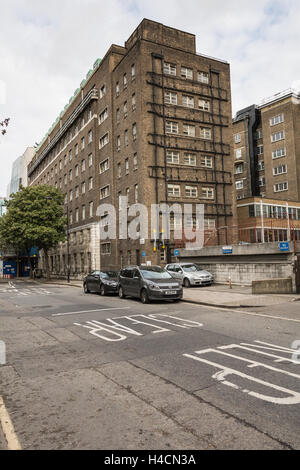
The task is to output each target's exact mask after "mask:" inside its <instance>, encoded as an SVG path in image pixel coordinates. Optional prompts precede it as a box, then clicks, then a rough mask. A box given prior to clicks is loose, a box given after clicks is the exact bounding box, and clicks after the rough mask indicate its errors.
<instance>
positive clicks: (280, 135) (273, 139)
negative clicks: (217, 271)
mask: <svg viewBox="0 0 300 470" xmlns="http://www.w3.org/2000/svg"><path fill="white" fill-rule="evenodd" d="M284 138H285V137H284V131H280V132H275V134H272V135H271V142H272V143H273V142H278V141H279V140H283V139H284Z"/></svg>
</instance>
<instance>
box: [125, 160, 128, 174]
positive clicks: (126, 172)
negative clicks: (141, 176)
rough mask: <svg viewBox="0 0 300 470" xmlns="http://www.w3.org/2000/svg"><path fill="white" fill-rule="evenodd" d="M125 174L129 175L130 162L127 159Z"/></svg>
mask: <svg viewBox="0 0 300 470" xmlns="http://www.w3.org/2000/svg"><path fill="white" fill-rule="evenodd" d="M125 174H126V175H129V160H128V158H126V160H125Z"/></svg>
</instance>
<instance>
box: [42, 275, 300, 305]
mask: <svg viewBox="0 0 300 470" xmlns="http://www.w3.org/2000/svg"><path fill="white" fill-rule="evenodd" d="M40 282H43V283H44V281H40ZM47 282H48V283H49V284H53V285H60V286H70V287H79V288H82V281H71V282H70V284H68V283H67V281H60V280H57V281H53V280H51V281H47ZM183 301H184V302H189V303H194V304H199V305H207V306H214V307H223V308H243V307H249V308H251V307H268V306H269V305H278V304H283V303H287V302H295V301H299V307H300V295H297V294H287V295H279V294H278V295H276V294H269V295H252V288H251V287H249V286H247V287H243V286H232V289H230V288H229V286H228V285H223V284H214V285H212V286H211V287H205V288H203V287H192V288H189V289H183Z"/></svg>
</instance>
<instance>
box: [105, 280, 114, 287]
mask: <svg viewBox="0 0 300 470" xmlns="http://www.w3.org/2000/svg"><path fill="white" fill-rule="evenodd" d="M106 284H107V285H108V286H114V287H115V286H116V285H117V283H116V282H115V281H108V282H107V283H106Z"/></svg>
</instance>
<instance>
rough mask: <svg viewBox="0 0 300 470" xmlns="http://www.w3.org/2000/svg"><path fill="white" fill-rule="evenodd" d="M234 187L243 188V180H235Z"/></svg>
mask: <svg viewBox="0 0 300 470" xmlns="http://www.w3.org/2000/svg"><path fill="white" fill-rule="evenodd" d="M235 188H236V189H243V188H244V181H236V182H235Z"/></svg>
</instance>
